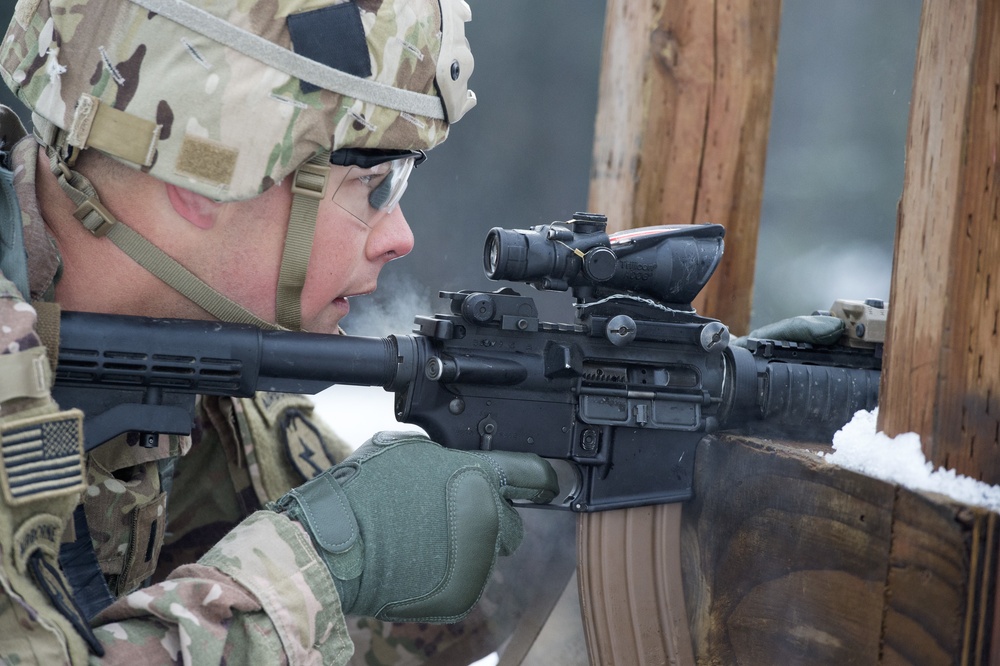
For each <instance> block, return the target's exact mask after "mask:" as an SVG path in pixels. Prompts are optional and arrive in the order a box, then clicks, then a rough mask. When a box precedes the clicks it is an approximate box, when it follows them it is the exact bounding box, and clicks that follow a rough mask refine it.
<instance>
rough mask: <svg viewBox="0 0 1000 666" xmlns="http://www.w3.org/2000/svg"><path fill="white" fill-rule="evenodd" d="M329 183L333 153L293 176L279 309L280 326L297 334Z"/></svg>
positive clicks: (302, 167) (311, 163)
mask: <svg viewBox="0 0 1000 666" xmlns="http://www.w3.org/2000/svg"><path fill="white" fill-rule="evenodd" d="M329 182H330V151H323V152H321V153H320V154H319V155H314V156H313V158H312V159H310V160H309V161H308V162H306V163H305V164H303V165H302V166H300V167H299V168H298V169H297V170H296V171H295V173H294V174H293V176H292V211H291V214H290V215H289V218H288V231H287V232H286V233H285V249H284V251H283V252H282V254H281V271H280V273H279V275H278V297H277V303H276V308H277V313H278V324H279V325H280V326H282V327H284V328H288V329H291V330H295V331H297V330H301V329H302V287H303V286H304V285H305V283H306V272H307V270H308V268H309V256H310V255H311V254H312V244H313V236H314V235H315V233H316V219H317V217H318V215H319V203H320V201H322V199H323V197H324V196H326V189H327V185H328V184H329Z"/></svg>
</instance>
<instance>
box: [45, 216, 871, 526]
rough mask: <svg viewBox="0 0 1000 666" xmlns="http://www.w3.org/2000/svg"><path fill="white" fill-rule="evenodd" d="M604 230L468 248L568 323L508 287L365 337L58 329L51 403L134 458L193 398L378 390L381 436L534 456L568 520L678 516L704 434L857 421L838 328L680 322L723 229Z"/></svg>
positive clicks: (69, 319)
mask: <svg viewBox="0 0 1000 666" xmlns="http://www.w3.org/2000/svg"><path fill="white" fill-rule="evenodd" d="M606 222H607V221H606V218H605V217H604V216H602V215H595V214H588V213H577V214H576V215H575V216H574V218H573V219H572V220H570V221H568V222H565V223H560V222H553V223H552V224H548V225H541V226H537V227H532V228H531V229H527V230H512V229H502V228H499V227H496V228H494V229H492V230H490V232H489V233H488V235H487V239H486V245H485V248H484V268H485V270H486V274H487V276H488V277H490V278H491V279H494V280H513V281H521V282H524V283H526V284H530V285H532V286H534V287H536V288H538V289H544V290H557V291H567V290H570V291H571V292H572V294H573V296H574V297H575V305H576V310H577V313H576V321H575V322H574V323H572V324H569V323H548V322H545V321H542V320H541V319H540V318H539V314H538V310H537V308H536V306H535V303H534V300H533V299H532V298H530V297H527V296H522V295H520V294H519V293H518V292H516V291H514V290H513V289H511V288H509V287H508V288H502V289H499V290H497V291H493V292H481V291H458V292H441V294H440V295H441V297H443V298H444V299H446V301H447V302H448V303H449V305H450V312H448V313H444V314H435V315H431V316H418V317H417V318H416V320H415V323H416V330H415V331H414V334H413V335H391V336H388V337H384V338H377V337H356V336H340V335H324V334H312V333H299V332H289V331H263V330H260V329H258V328H256V327H253V326H248V325H240V324H226V323H220V322H210V321H187V320H172V319H151V318H141V317H127V316H117V315H98V314H86V313H79V312H65V313H63V314H62V318H61V339H60V349H59V363H58V367H57V371H56V380H55V388H54V390H53V396H54V397H55V399H56V400H57V401H58V402H59V403H60V405H62V406H63V407H64V408H68V407H78V408H80V409H82V410H83V412H84V414H85V425H84V432H85V437H86V441H85V447H86V449H87V450H90V449H92V448H94V447H96V446H98V445H99V444H100V443H102V442H104V441H107V440H109V439H111V438H112V437H114V436H116V435H119V434H121V433H123V432H129V431H135V432H139V433H140V434H141V437H140V443H141V444H143V445H146V446H155V443H156V434H158V433H170V434H187V433H189V432H190V430H191V427H192V422H193V419H194V410H195V396H196V395H197V394H206V395H225V396H237V397H247V396H250V395H253V393H254V392H255V391H280V392H292V393H304V394H314V393H317V392H319V391H321V390H323V389H325V388H327V387H328V386H331V385H333V384H350V385H358V386H381V387H383V388H385V390H387V391H392V392H394V393H395V415H396V418H397V420H399V421H400V422H406V423H412V424H415V425H417V426H420V427H422V428H423V429H424V430H425V431H426V432H427V433H428V435H429V436H430V437H431V438H432V439H434V440H435V441H437V442H439V443H440V444H442V445H443V446H446V447H449V448H456V449H466V450H505V451H523V452H531V453H536V454H538V455H540V456H542V457H544V458H547V459H549V460H550V461H551V462H553V466H554V467H556V470H557V473H558V474H559V476H560V487H561V489H562V490H563V492H562V494H561V496H560V497H559V498H557V499H556V500H554V501H553V503H552V504H551V505H550V506H552V507H555V508H562V509H568V510H572V511H578V512H583V511H600V510H605V509H615V508H623V507H629V506H641V505H645V504H655V503H666V502H679V501H683V500H686V499H688V498H689V497H691V493H692V489H691V487H692V478H693V473H694V454H695V448H696V446H697V444H698V441H699V440H700V439H701V438H702V437H704V436H705V434H707V433H711V432H714V431H717V430H721V429H726V428H734V427H736V428H741V429H742V430H744V431H747V432H756V433H761V432H764V433H766V434H772V435H773V434H777V435H781V436H788V435H793V436H808V437H822V436H829V435H831V434H832V433H833V432H834V431H836V430H837V429H838V428H840V427H841V426H842V425H843V424H844V423H846V422H847V421H848V420H849V419H850V418H851V416H852V415H853V414H854V412H855V411H857V410H859V409H871V408H873V407H874V406H875V404H876V403H877V399H878V382H879V371H880V369H881V345H880V344H871V343H870V342H869V341H868V340H864V339H862V338H863V335H864V331H863V330H862V331H861V333H862V336H861V337H859V336H858V335H857V334H856V332H857V331H858V330H860V329H858V327H857V325H856V324H855V325H852V327H850V328H851V330H853V331H855V334H854V335H853V336H852V337H853V343H852V345H834V346H830V347H816V346H812V345H808V344H793V343H783V342H780V341H768V340H751V341H749V342H748V343H747V345H746V347H740V346H734V345H730V344H729V342H730V335H729V330H728V329H727V328H726V326H725V325H724V324H722V323H721V322H719V321H717V320H715V319H711V318H707V317H702V316H700V315H698V314H697V313H696V312H695V311H694V309H693V308H692V306H691V301H692V300H693V299H694V298H695V296H697V294H698V293H699V292H700V291H701V289H702V288H703V287H704V285H705V283H706V282H707V281H708V279H709V277H711V275H712V273H713V271H714V270H715V268H716V266H717V265H718V263H719V261H720V259H721V257H722V252H723V236H724V234H725V230H724V229H723V227H722V226H720V225H715V224H706V225H684V226H661V227H650V228H643V229H637V230H630V231H623V232H618V233H614V234H610V235H609V234H607V233H606ZM864 307H865V308H868V309H869V310H871V309H872V307H871V305H865V306H864ZM839 314H840V316H842V317H844V318H849V316H848V315H847V314H845V313H844V312H840V313H839ZM855 314H856V313H855ZM852 316H853V315H852ZM869 337H870V336H869ZM859 342H860V343H861V344H860V345H859V344H856V343H859Z"/></svg>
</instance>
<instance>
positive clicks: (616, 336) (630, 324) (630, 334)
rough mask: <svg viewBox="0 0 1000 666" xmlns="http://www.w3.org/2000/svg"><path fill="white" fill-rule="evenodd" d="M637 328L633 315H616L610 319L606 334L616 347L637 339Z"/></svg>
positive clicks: (605, 329)
mask: <svg viewBox="0 0 1000 666" xmlns="http://www.w3.org/2000/svg"><path fill="white" fill-rule="evenodd" d="M635 330H636V326H635V320H634V319H632V317H629V316H628V315H615V316H614V317H612V318H611V319H610V320H608V324H607V326H605V328H604V335H605V336H607V338H608V342H610V343H611V344H613V345H614V346H616V347H621V346H623V345H627V344H628V343H630V342H632V341H633V340H635Z"/></svg>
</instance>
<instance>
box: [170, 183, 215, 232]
mask: <svg viewBox="0 0 1000 666" xmlns="http://www.w3.org/2000/svg"><path fill="white" fill-rule="evenodd" d="M164 185H165V186H166V188H167V198H169V199H170V204H171V205H172V206H173V207H174V211H175V212H176V213H177V214H178V215H180V216H181V217H183V218H184V219H185V220H187V221H188V222H190V223H191V224H193V225H194V226H196V227H198V228H199V229H211V228H212V227H213V226H215V222H216V220H217V219H218V217H219V207H220V206H221V204H220V203H219V202H218V201H213V200H212V199H209V198H208V197H205V196H202V195H200V194H197V193H195V192H192V191H191V190H185V189H184V188H183V187H177V186H176V185H171V184H170V183H165V184H164Z"/></svg>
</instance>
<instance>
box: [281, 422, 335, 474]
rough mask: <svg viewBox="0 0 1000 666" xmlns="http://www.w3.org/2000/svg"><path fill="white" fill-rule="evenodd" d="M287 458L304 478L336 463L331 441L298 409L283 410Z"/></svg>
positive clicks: (283, 430)
mask: <svg viewBox="0 0 1000 666" xmlns="http://www.w3.org/2000/svg"><path fill="white" fill-rule="evenodd" d="M281 436H282V439H283V440H284V444H285V452H286V453H287V454H288V459H289V461H290V462H291V463H292V465H294V466H295V468H296V469H297V470H298V471H299V473H300V474H301V475H302V477H303V478H304V479H311V478H313V477H315V476H317V475H318V474H320V473H321V472H324V471H325V470H327V469H328V468H330V467H332V466H334V465H336V464H337V460H336V458H335V455H334V446H333V442H328V441H327V439H326V437H324V436H323V433H322V432H320V430H319V428H317V427H316V426H315V425H314V424H313V422H312V419H311V418H310V417H309V416H308V415H306V414H305V413H303V412H302V411H300V410H298V409H289V410H288V411H286V412H285V415H284V417H283V421H282V427H281Z"/></svg>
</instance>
